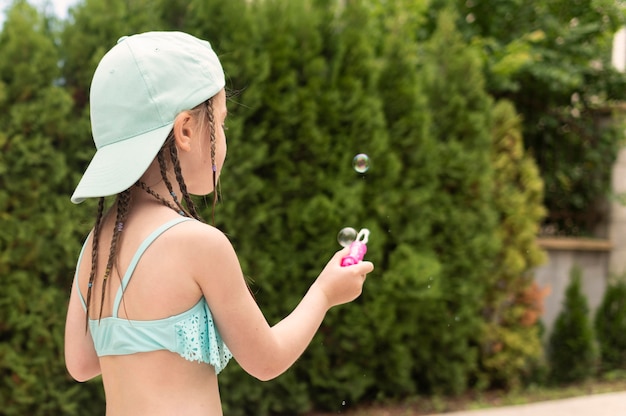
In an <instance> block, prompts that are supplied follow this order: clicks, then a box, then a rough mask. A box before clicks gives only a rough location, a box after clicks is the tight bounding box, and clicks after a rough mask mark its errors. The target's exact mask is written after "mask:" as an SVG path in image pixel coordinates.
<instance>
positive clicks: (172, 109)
mask: <svg viewBox="0 0 626 416" xmlns="http://www.w3.org/2000/svg"><path fill="white" fill-rule="evenodd" d="M224 85H225V82H224V71H223V69H222V66H221V64H220V61H219V59H218V57H217V55H216V54H215V52H214V51H213V49H212V48H211V45H210V44H209V42H207V41H204V40H201V39H198V38H196V37H194V36H191V35H189V34H186V33H182V32H146V33H141V34H137V35H132V36H125V37H122V38H121V39H120V40H118V42H117V45H115V46H114V47H113V48H112V49H111V50H110V51H109V52H107V53H106V55H104V57H103V58H102V60H101V61H100V63H99V64H98V67H97V68H96V71H95V73H94V76H93V80H92V82H91V91H90V97H89V101H90V117H91V130H92V134H93V140H94V143H95V145H96V149H97V150H96V153H95V155H94V156H93V159H92V160H91V162H90V163H89V166H88V167H87V170H86V171H85V173H84V174H83V177H82V178H81V180H80V182H79V183H78V186H77V187H76V190H75V191H74V194H73V195H72V197H71V200H72V202H73V203H75V204H79V203H81V202H83V201H84V200H85V199H86V198H93V197H104V196H108V195H115V194H118V193H120V192H122V191H124V190H126V189H128V188H129V187H130V186H132V185H133V184H134V183H135V182H137V180H139V178H140V177H141V176H142V175H143V174H144V172H145V171H146V170H147V169H148V167H149V166H150V163H151V162H152V161H153V160H154V158H155V157H156V155H157V153H158V152H159V150H160V149H161V147H162V146H163V143H164V142H165V139H166V138H167V135H168V134H169V132H170V131H171V129H172V126H173V125H174V119H175V118H176V116H177V115H178V114H179V113H180V112H182V111H184V110H190V109H192V108H194V107H195V106H197V105H198V104H200V103H202V102H204V101H206V100H208V99H209V98H211V97H213V96H214V95H215V94H217V93H218V92H219V91H220V90H221V89H222V88H224Z"/></svg>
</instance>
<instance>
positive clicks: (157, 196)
mask: <svg viewBox="0 0 626 416" xmlns="http://www.w3.org/2000/svg"><path fill="white" fill-rule="evenodd" d="M135 186H138V187H140V188H141V189H143V190H144V191H146V192H147V193H148V194H150V195H152V196H153V197H154V198H155V199H156V200H157V201H159V202H160V203H161V204H163V205H165V206H166V207H168V208H170V209H172V210H174V211H176V212H178V213H179V214H180V215H182V216H183V217H185V216H187V217H188V216H189V214H187V213H186V212H185V211H183V210H182V209H181V208H180V207H176V206H175V205H174V204H172V203H171V202H170V201H168V200H167V199H165V198H163V197H162V196H161V195H160V194H159V193H157V192H156V191H155V190H154V189H152V188H150V187H149V186H148V185H146V183H145V182H143V181H137V183H135Z"/></svg>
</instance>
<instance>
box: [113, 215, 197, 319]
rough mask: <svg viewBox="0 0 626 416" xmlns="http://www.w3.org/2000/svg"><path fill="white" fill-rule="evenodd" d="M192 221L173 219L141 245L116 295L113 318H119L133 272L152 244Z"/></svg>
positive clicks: (185, 218)
mask: <svg viewBox="0 0 626 416" xmlns="http://www.w3.org/2000/svg"><path fill="white" fill-rule="evenodd" d="M191 220H192V218H189V217H177V218H175V219H173V220H171V221H168V222H166V223H165V224H163V225H162V226H160V227H159V228H157V229H156V230H154V231H153V232H152V233H151V234H150V235H149V236H148V237H147V238H146V239H145V240H144V241H143V242H142V243H141V245H140V246H139V248H138V249H137V252H136V253H135V255H134V256H133V258H132V260H131V261H130V264H129V265H128V269H127V270H126V273H125V274H124V278H123V279H122V284H121V285H120V288H119V289H118V290H117V294H116V295H115V303H113V316H114V317H116V318H117V316H118V311H119V308H120V303H121V301H122V295H123V294H124V291H125V290H126V287H127V286H128V282H129V281H130V278H131V276H132V275H133V272H134V271H135V268H136V267H137V263H138V262H139V260H140V259H141V256H142V255H143V253H144V252H145V251H146V249H147V248H148V247H150V244H152V243H153V242H154V240H156V239H157V238H158V237H159V236H160V235H161V234H163V233H164V232H165V231H167V230H168V229H170V228H172V227H173V226H175V225H176V224H179V223H181V222H183V221H191Z"/></svg>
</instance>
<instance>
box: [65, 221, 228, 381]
mask: <svg viewBox="0 0 626 416" xmlns="http://www.w3.org/2000/svg"><path fill="white" fill-rule="evenodd" d="M187 220H191V218H185V217H179V218H176V219H174V220H172V221H169V222H168V223H166V224H164V225H162V226H161V227H159V228H158V229H157V230H155V231H154V232H153V233H152V234H150V235H149V236H148V238H146V239H145V240H144V241H143V242H142V243H141V245H140V246H139V249H138V250H137V252H136V253H135V255H134V256H133V258H132V260H131V262H130V265H129V266H128V270H127V271H126V273H125V274H124V277H123V278H122V284H121V285H120V288H119V290H118V291H117V294H116V296H115V302H114V304H113V316H110V317H106V318H102V319H101V320H100V321H98V320H97V319H89V330H90V332H91V337H92V338H93V343H94V346H95V349H96V353H97V354H98V357H102V356H106V355H127V354H135V353H138V352H149V351H158V350H169V351H172V352H174V353H177V354H179V355H180V356H181V357H183V358H185V359H187V360H189V361H199V362H203V363H207V364H211V365H212V366H213V367H214V368H215V373H216V374H218V373H219V372H220V371H222V369H224V367H226V364H228V361H229V360H230V359H231V358H232V354H231V353H230V351H229V350H228V347H227V346H226V344H224V341H222V338H221V337H220V334H219V332H218V331H217V328H216V327H215V324H214V322H213V315H212V314H211V311H210V310H209V305H208V304H207V302H206V299H205V298H204V297H202V298H201V299H200V301H199V302H198V303H197V304H196V305H195V306H193V307H192V308H191V309H189V310H188V311H186V312H183V313H181V314H178V315H175V316H170V317H169V318H164V319H156V320H153V321H136V320H130V319H125V318H119V317H118V310H119V308H120V302H121V301H122V294H123V292H124V290H125V288H126V287H127V286H128V282H129V281H130V278H131V276H132V274H133V272H134V270H135V267H136V266H137V263H138V262H139V260H140V259H141V256H142V255H143V253H144V252H145V251H146V249H147V248H148V247H149V246H150V244H152V242H153V241H154V240H156V239H157V238H158V237H159V236H160V235H161V234H162V233H163V232H165V231H166V230H168V229H169V228H171V227H173V226H174V225H176V224H179V223H180V222H182V221H187ZM85 245H86V242H85ZM85 245H83V248H82V250H81V252H80V256H79V258H78V264H80V260H81V258H82V257H83V252H84V251H85ZM76 269H77V270H78V266H77V268H76ZM75 280H76V281H77V282H78V279H77V278H75ZM77 284H78V283H77ZM78 293H79V295H80V300H81V302H82V304H83V309H85V311H86V310H87V306H86V304H85V299H84V298H83V295H82V293H80V290H79V291H78Z"/></svg>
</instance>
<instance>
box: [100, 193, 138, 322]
mask: <svg viewBox="0 0 626 416" xmlns="http://www.w3.org/2000/svg"><path fill="white" fill-rule="evenodd" d="M129 208H130V189H127V190H125V191H124V192H121V193H119V194H118V195H117V208H116V215H115V224H113V236H112V237H111V246H110V249H109V258H108V260H107V266H106V269H105V271H104V277H103V278H102V296H101V299H100V313H99V314H98V319H102V310H103V309H104V297H105V295H106V288H107V283H108V281H109V277H110V276H111V273H112V271H113V266H116V268H117V263H116V260H117V254H118V252H119V245H120V244H119V241H120V235H121V233H122V230H123V227H124V222H125V221H126V218H127V217H128V211H129V210H130V209H129Z"/></svg>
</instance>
